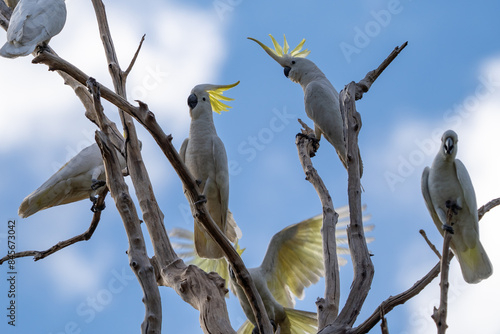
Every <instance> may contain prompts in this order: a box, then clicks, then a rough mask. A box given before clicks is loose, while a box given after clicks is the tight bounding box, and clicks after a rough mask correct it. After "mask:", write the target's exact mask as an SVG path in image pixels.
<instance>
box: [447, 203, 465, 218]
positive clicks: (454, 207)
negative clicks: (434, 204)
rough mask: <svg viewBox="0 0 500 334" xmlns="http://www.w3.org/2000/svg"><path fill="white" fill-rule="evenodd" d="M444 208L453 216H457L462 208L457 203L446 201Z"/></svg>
mask: <svg viewBox="0 0 500 334" xmlns="http://www.w3.org/2000/svg"><path fill="white" fill-rule="evenodd" d="M445 205H446V208H447V209H449V210H451V212H453V214H454V215H458V210H462V208H461V207H460V206H459V205H458V204H457V202H454V201H450V200H447V201H446V203H445Z"/></svg>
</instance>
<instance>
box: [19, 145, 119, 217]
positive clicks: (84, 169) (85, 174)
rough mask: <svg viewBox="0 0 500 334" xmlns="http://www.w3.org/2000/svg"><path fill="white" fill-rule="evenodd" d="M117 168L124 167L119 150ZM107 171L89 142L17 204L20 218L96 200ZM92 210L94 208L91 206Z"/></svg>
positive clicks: (96, 150)
mask: <svg viewBox="0 0 500 334" xmlns="http://www.w3.org/2000/svg"><path fill="white" fill-rule="evenodd" d="M118 159H119V162H120V167H121V168H122V169H125V166H126V162H125V159H124V157H123V156H122V155H121V154H120V153H119V152H118ZM105 183H106V172H105V170H104V162H103V160H102V155H101V150H100V149H99V146H97V144H92V145H90V146H88V147H86V148H84V149H83V150H81V151H80V152H79V153H78V154H77V155H76V156H75V157H73V158H72V159H71V160H69V161H68V162H67V163H66V164H65V165H64V166H62V167H61V168H60V169H59V170H58V171H57V172H56V173H55V174H54V175H52V176H51V177H50V178H49V179H48V180H47V181H45V183H43V184H42V185H41V186H40V187H39V188H38V189H37V190H35V191H34V192H32V193H31V194H29V195H28V196H26V198H25V199H24V200H23V202H22V203H21V205H20V206H19V211H18V214H19V216H21V217H22V218H26V217H29V216H31V215H32V214H34V213H36V212H38V211H40V210H44V209H47V208H50V207H53V206H57V205H62V204H68V203H72V202H76V201H81V200H83V199H86V198H90V199H91V200H92V202H93V203H95V200H96V196H99V195H101V194H102V191H103V190H104V189H105V187H104V185H105ZM92 209H96V208H95V207H94V206H92Z"/></svg>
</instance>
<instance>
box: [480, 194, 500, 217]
mask: <svg viewBox="0 0 500 334" xmlns="http://www.w3.org/2000/svg"><path fill="white" fill-rule="evenodd" d="M498 205H500V198H495V199H492V200H491V201H489V202H488V203H486V204H485V205H483V206H482V207H480V208H479V209H478V210H477V216H478V218H479V219H478V220H481V218H483V216H484V215H485V213H486V212H488V211H490V210H491V209H493V208H494V207H496V206H498Z"/></svg>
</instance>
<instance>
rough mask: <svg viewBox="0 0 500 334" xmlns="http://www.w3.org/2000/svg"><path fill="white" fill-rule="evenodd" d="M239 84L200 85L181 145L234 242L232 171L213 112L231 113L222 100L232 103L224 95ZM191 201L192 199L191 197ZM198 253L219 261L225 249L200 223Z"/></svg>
mask: <svg viewBox="0 0 500 334" xmlns="http://www.w3.org/2000/svg"><path fill="white" fill-rule="evenodd" d="M237 84H239V81H238V82H236V83H234V84H231V85H211V84H202V85H197V86H196V87H194V88H193V89H192V91H191V95H189V97H188V101H187V103H188V106H189V114H190V116H191V125H190V128H189V137H188V138H187V139H186V140H184V142H183V143H182V146H181V149H180V151H179V155H180V157H181V159H182V160H183V162H184V163H185V164H186V167H187V169H188V170H189V172H190V173H191V174H192V175H193V177H194V178H195V179H196V181H197V183H198V185H199V189H200V191H201V193H202V195H204V196H205V199H206V201H207V202H206V206H207V210H208V212H209V213H210V216H211V217H212V219H213V220H214V222H215V223H216V224H217V226H218V227H219V228H220V230H221V232H222V233H224V234H225V235H226V236H227V237H228V238H229V239H230V240H231V241H234V240H235V238H236V235H235V233H233V232H234V228H235V226H234V225H235V224H234V225H233V224H232V223H230V224H228V219H227V216H228V200H229V172H228V164H227V156H226V150H225V148H224V143H223V142H222V140H221V139H220V138H219V136H217V131H216V130H215V125H214V120H213V113H214V112H216V113H218V114H220V113H221V112H222V111H228V108H230V107H229V106H227V105H226V104H224V103H223V102H222V101H230V100H233V99H231V98H228V97H225V96H223V95H222V94H223V92H224V91H226V90H228V89H230V88H232V87H234V86H236V85H237ZM188 200H189V198H188ZM194 243H195V250H196V252H197V254H198V255H199V256H200V257H203V258H209V259H217V258H221V257H223V256H224V254H223V252H222V249H221V248H220V247H219V245H217V243H216V242H215V241H214V240H213V239H212V237H210V235H208V234H207V233H206V232H205V230H204V229H203V227H201V226H199V223H198V222H197V221H196V219H195V222H194Z"/></svg>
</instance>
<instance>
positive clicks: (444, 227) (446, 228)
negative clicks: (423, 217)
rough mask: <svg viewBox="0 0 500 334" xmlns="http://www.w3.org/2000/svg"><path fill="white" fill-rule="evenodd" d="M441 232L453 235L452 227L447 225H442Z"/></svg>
mask: <svg viewBox="0 0 500 334" xmlns="http://www.w3.org/2000/svg"><path fill="white" fill-rule="evenodd" d="M443 231H448V232H449V233H450V234H455V231H454V230H453V227H451V226H450V225H447V224H443Z"/></svg>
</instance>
